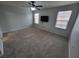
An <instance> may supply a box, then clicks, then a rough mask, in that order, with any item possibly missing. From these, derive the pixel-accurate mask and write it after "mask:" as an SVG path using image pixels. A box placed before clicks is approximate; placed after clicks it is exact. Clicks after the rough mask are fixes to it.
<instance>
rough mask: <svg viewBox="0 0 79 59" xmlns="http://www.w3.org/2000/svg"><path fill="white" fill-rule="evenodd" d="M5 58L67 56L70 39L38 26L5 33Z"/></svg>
mask: <svg viewBox="0 0 79 59" xmlns="http://www.w3.org/2000/svg"><path fill="white" fill-rule="evenodd" d="M3 41H4V55H3V56H2V57H3V58H65V57H68V39H67V38H65V37H63V36H60V35H57V34H53V33H50V32H47V31H44V30H40V29H38V28H33V27H29V28H25V29H21V30H17V31H13V32H9V33H5V34H4V38H3Z"/></svg>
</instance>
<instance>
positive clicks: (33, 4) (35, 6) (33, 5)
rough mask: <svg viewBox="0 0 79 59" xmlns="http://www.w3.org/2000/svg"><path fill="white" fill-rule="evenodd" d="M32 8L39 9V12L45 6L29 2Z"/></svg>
mask: <svg viewBox="0 0 79 59" xmlns="http://www.w3.org/2000/svg"><path fill="white" fill-rule="evenodd" d="M27 3H28V4H29V5H30V6H31V7H34V8H36V9H38V10H40V9H39V7H43V5H35V3H36V2H35V1H31V2H27Z"/></svg>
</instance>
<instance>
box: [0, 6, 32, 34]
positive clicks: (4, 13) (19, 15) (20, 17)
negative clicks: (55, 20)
mask: <svg viewBox="0 0 79 59" xmlns="http://www.w3.org/2000/svg"><path fill="white" fill-rule="evenodd" d="M0 25H1V29H2V32H3V33H5V32H9V31H15V30H19V29H23V28H26V27H29V26H31V25H32V12H31V10H30V8H24V7H14V6H7V5H0Z"/></svg>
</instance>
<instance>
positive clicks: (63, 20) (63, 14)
mask: <svg viewBox="0 0 79 59" xmlns="http://www.w3.org/2000/svg"><path fill="white" fill-rule="evenodd" d="M71 13H72V11H71V10H69V11H59V12H58V15H57V21H56V25H55V27H57V28H61V29H66V28H67V25H68V22H69V19H70V16H71Z"/></svg>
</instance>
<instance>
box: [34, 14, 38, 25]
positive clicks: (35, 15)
mask: <svg viewBox="0 0 79 59" xmlns="http://www.w3.org/2000/svg"><path fill="white" fill-rule="evenodd" d="M34 23H35V24H39V13H35V14H34Z"/></svg>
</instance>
